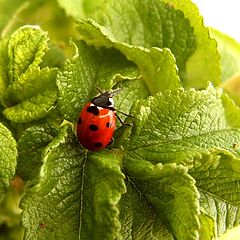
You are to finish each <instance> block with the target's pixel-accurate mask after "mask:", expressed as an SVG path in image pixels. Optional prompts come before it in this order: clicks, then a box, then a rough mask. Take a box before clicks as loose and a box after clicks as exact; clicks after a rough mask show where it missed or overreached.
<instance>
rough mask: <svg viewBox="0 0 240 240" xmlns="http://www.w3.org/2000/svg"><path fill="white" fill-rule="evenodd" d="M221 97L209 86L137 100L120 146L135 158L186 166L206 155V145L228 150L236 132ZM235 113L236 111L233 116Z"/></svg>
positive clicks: (237, 137) (236, 138)
mask: <svg viewBox="0 0 240 240" xmlns="http://www.w3.org/2000/svg"><path fill="white" fill-rule="evenodd" d="M221 97H222V93H221V91H220V90H215V89H214V88H213V87H211V86H210V87H209V88H208V89H207V90H202V91H196V90H194V89H190V90H187V91H184V90H183V89H180V90H178V91H165V92H164V93H159V94H157V95H156V96H155V97H151V98H149V99H148V101H144V100H141V101H139V102H138V103H137V104H135V106H134V107H133V109H132V111H131V114H132V115H134V116H135V118H134V119H133V124H134V126H133V128H132V130H131V133H128V132H129V129H126V134H128V135H129V134H130V136H129V137H128V138H126V134H124V135H123V137H122V144H123V147H124V148H125V149H126V150H127V151H128V154H129V156H131V157H132V158H136V159H139V161H140V160H142V159H143V160H149V161H152V162H155V163H158V162H162V163H163V162H164V163H166V162H177V163H184V164H187V165H188V166H191V165H192V164H194V161H195V160H196V159H198V158H202V157H204V155H208V154H210V152H209V150H208V149H210V148H213V147H222V148H226V149H228V150H230V151H231V150H232V146H233V143H238V142H239V141H240V131H239V129H233V128H232V127H231V125H230V124H228V121H227V119H226V118H227V117H226V116H227V115H228V113H227V110H225V109H224V107H223V104H222V99H221ZM169 103H171V104H169ZM239 114H240V113H239V112H237V111H236V118H239Z"/></svg>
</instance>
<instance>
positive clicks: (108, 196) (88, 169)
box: [21, 125, 125, 240]
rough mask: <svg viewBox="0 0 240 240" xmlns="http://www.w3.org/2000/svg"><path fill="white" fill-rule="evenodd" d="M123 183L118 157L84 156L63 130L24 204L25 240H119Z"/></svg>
mask: <svg viewBox="0 0 240 240" xmlns="http://www.w3.org/2000/svg"><path fill="white" fill-rule="evenodd" d="M123 178H124V175H123V174H122V173H121V171H120V165H119V157H118V155H117V154H114V153H110V152H105V153H104V152H102V153H96V154H89V155H86V152H85V151H83V150H82V149H81V148H80V146H79V144H78V142H77V141H76V138H75V136H74V135H73V133H72V130H71V129H70V128H69V127H68V125H65V126H64V127H63V128H61V130H60V133H59V135H58V136H57V137H56V138H55V139H54V140H53V141H52V142H51V143H50V144H49V145H48V146H47V147H46V149H45V150H44V153H43V166H42V168H41V172H40V178H39V183H38V184H37V185H36V186H34V187H33V188H32V189H29V190H28V191H27V193H26V195H25V196H24V198H23V201H22V204H21V207H22V209H23V210H24V211H23V214H22V222H23V225H24V227H25V228H26V232H25V239H40V238H46V239H49V240H50V239H63V240H64V239H68V240H71V239H80V238H81V239H101V238H102V239H114V238H117V239H120V238H119V237H120V226H121V225H120V222H119V220H118V215H119V210H118V202H119V200H120V197H121V194H123V193H124V192H125V184H124V180H123ZM106 229H107V231H106Z"/></svg>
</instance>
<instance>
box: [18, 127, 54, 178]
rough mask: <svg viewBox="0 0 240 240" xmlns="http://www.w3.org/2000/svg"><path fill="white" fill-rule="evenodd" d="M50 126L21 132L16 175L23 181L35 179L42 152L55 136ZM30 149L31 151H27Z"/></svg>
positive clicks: (40, 163) (31, 128)
mask: <svg viewBox="0 0 240 240" xmlns="http://www.w3.org/2000/svg"><path fill="white" fill-rule="evenodd" d="M57 132H58V131H57V129H56V128H55V127H53V126H52V125H38V126H33V127H30V128H28V129H27V130H26V131H24V132H23V134H22V135H21V137H20V139H19V141H18V153H19V154H18V155H19V156H18V166H17V174H18V175H20V176H21V178H22V179H23V180H25V181H28V180H31V179H33V178H34V177H37V176H38V174H39V171H40V166H41V165H42V161H41V160H42V159H41V155H42V151H43V150H44V149H45V147H46V146H47V145H48V144H49V143H50V142H51V141H52V140H53V138H54V137H55V136H56V135H57ZM29 149H31V151H29Z"/></svg>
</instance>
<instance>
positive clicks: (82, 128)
mask: <svg viewBox="0 0 240 240" xmlns="http://www.w3.org/2000/svg"><path fill="white" fill-rule="evenodd" d="M119 92H120V90H119V89H117V90H114V91H112V92H109V91H106V92H102V91H101V93H100V94H99V95H98V96H96V97H94V98H93V99H92V100H91V102H89V103H87V104H86V105H85V106H84V108H83V110H82V111H81V112H80V115H79V118H78V122H77V137H78V140H79V142H80V143H81V144H82V146H83V147H85V148H86V149H88V150H90V151H98V150H100V149H103V148H105V147H106V146H108V145H109V144H111V143H112V141H113V138H112V137H113V133H114V130H115V128H116V116H117V118H118V119H119V121H120V122H121V124H123V125H127V126H129V125H130V124H126V123H123V122H122V120H121V119H120V118H119V116H118V115H117V114H116V109H115V108H114V101H113V96H114V95H116V94H117V93H119ZM119 112H120V111H119ZM120 113H122V114H124V115H126V116H130V117H132V116H131V115H128V114H125V113H123V112H120Z"/></svg>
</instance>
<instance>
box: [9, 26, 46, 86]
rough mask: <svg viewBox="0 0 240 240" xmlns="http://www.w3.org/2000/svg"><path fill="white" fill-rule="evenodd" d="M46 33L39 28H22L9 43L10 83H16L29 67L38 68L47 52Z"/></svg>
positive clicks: (13, 35)
mask: <svg viewBox="0 0 240 240" xmlns="http://www.w3.org/2000/svg"><path fill="white" fill-rule="evenodd" d="M47 41H48V37H47V34H46V32H43V31H40V29H39V28H37V27H35V28H34V27H22V28H20V29H18V30H17V31H15V32H14V33H13V34H12V35H11V37H10V39H9V43H8V56H9V65H8V68H9V77H10V82H13V81H16V80H17V79H18V78H19V77H20V76H21V75H22V74H23V73H25V72H26V70H27V69H28V68H29V67H37V66H38V65H39V64H40V63H41V62H42V57H43V56H44V54H45V51H46V50H47Z"/></svg>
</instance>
